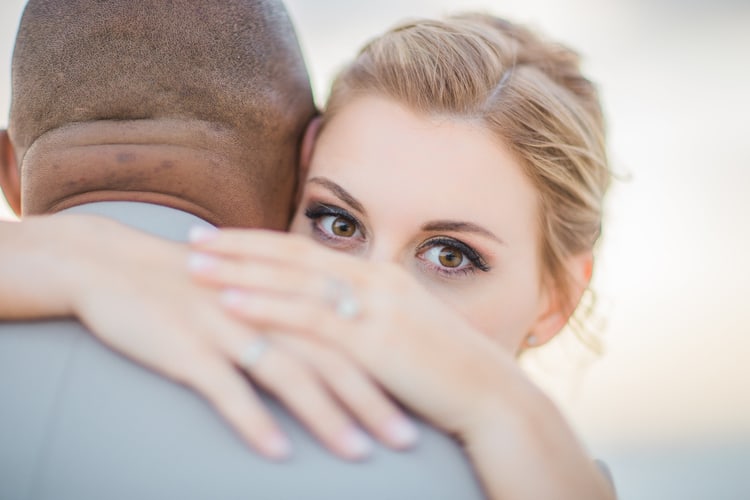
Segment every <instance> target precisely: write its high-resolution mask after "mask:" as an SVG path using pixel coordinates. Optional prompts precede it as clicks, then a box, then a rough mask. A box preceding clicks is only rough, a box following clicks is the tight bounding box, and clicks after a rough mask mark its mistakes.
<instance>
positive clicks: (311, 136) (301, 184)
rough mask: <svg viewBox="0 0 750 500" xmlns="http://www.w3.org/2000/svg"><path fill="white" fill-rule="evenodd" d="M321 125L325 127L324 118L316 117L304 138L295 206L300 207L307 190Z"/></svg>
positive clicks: (309, 125)
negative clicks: (307, 181)
mask: <svg viewBox="0 0 750 500" xmlns="http://www.w3.org/2000/svg"><path fill="white" fill-rule="evenodd" d="M321 125H323V118H322V117H321V116H316V117H315V118H313V119H312V120H310V123H309V124H308V125H307V130H305V136H304V137H303V138H302V148H301V149H300V155H299V172H298V173H297V193H296V195H295V197H294V204H295V206H296V205H299V203H300V201H302V191H303V190H304V188H305V181H306V180H307V174H308V172H309V171H310V162H311V161H312V156H313V152H314V151H315V141H317V139H318V133H319V132H320V126H321Z"/></svg>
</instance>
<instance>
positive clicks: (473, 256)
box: [417, 236, 490, 277]
mask: <svg viewBox="0 0 750 500" xmlns="http://www.w3.org/2000/svg"><path fill="white" fill-rule="evenodd" d="M436 246H444V247H450V248H455V249H456V250H458V251H460V252H461V253H462V254H463V255H464V256H465V257H466V258H467V259H469V262H471V265H470V266H467V267H464V268H462V269H454V270H450V269H448V268H445V267H440V266H436V265H434V264H432V263H427V264H426V265H428V266H430V267H431V268H432V269H434V270H435V271H436V272H438V273H440V274H441V275H443V276H448V277H454V276H459V275H467V274H473V273H475V272H477V271H482V272H485V273H486V272H488V271H489V270H490V267H489V266H488V265H487V263H486V262H485V260H484V259H483V258H482V256H481V255H480V254H479V252H477V251H476V250H474V249H473V248H471V247H470V246H469V245H467V244H466V243H464V242H463V241H461V240H457V239H455V238H447V237H445V236H437V237H435V238H431V239H429V240H427V241H425V242H424V243H422V244H421V245H419V247H417V255H419V254H422V253H424V252H425V251H426V250H428V249H430V248H433V247H436Z"/></svg>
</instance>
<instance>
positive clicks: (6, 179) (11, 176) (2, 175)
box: [0, 129, 21, 217]
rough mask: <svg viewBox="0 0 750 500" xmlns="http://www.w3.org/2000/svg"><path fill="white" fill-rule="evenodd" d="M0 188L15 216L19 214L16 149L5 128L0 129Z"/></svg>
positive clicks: (19, 198)
mask: <svg viewBox="0 0 750 500" xmlns="http://www.w3.org/2000/svg"><path fill="white" fill-rule="evenodd" d="M0 189H2V191H3V194H5V199H6V200H7V201H8V205H10V208H11V209H12V210H13V212H15V214H16V215H17V216H19V217H20V216H21V180H20V177H19V175H18V163H17V162H16V151H15V149H14V148H13V144H11V142H10V136H9V135H8V131H7V130H5V129H2V130H0Z"/></svg>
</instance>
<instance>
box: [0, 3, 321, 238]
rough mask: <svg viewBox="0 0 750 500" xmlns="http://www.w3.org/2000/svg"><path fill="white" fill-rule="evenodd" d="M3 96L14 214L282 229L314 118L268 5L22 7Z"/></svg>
mask: <svg viewBox="0 0 750 500" xmlns="http://www.w3.org/2000/svg"><path fill="white" fill-rule="evenodd" d="M12 86H13V92H12V100H11V113H10V120H9V127H8V130H7V131H2V132H1V133H0V153H1V154H0V161H1V163H0V186H1V187H2V189H3V191H4V193H5V195H6V198H7V199H8V201H9V203H10V205H11V207H12V208H13V209H14V211H15V212H16V214H18V215H39V214H47V213H54V212H56V211H58V210H60V209H63V208H66V207H70V206H75V205H78V204H81V203H87V202H92V201H118V200H130V201H145V202H151V203H159V204H163V205H166V206H170V207H173V208H178V209H182V210H185V211H188V212H190V213H193V214H195V215H198V216H199V217H202V218H204V219H206V220H208V221H210V222H212V223H213V224H216V225H221V226H242V227H267V228H275V229H282V228H285V227H286V226H287V224H288V222H289V215H290V213H291V208H292V200H293V194H294V189H295V186H296V174H297V169H296V166H297V159H298V155H299V152H298V151H299V150H298V147H299V143H300V139H301V137H302V134H303V132H304V129H305V127H306V125H307V123H308V122H309V121H310V119H311V118H312V117H313V116H314V115H315V113H316V111H315V108H314V105H313V101H312V92H311V89H310V84H309V80H308V75H307V71H306V68H305V65H304V61H303V60H302V55H301V52H300V49H299V45H298V43H297V39H296V36H295V33H294V29H293V27H292V25H291V22H290V20H289V17H288V16H287V13H286V11H285V9H284V6H283V4H281V2H280V1H273V0H223V1H208V2H200V3H195V2H164V1H161V0H143V1H140V2H137V3H135V4H134V3H133V2H130V1H126V0H110V1H107V2H101V1H98V0H31V1H30V2H29V3H28V4H27V6H26V8H25V10H24V14H23V17H22V20H21V23H20V26H19V29H18V35H17V38H16V44H15V47H14V52H13V62H12ZM217 193H221V195H220V196H217Z"/></svg>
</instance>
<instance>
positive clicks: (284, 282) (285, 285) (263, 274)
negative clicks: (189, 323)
mask: <svg viewBox="0 0 750 500" xmlns="http://www.w3.org/2000/svg"><path fill="white" fill-rule="evenodd" d="M188 269H189V271H190V273H191V274H192V275H193V276H194V277H195V278H196V279H197V280H198V281H200V282H202V283H205V284H208V285H212V286H220V287H229V288H243V289H246V290H249V291H264V292H272V293H279V294H296V295H308V296H310V297H320V298H321V299H324V298H326V297H327V296H329V295H331V293H332V290H331V288H332V285H331V283H332V279H331V278H330V277H328V276H326V275H323V274H322V273H319V272H312V271H310V270H307V269H301V268H299V267H292V266H284V265H279V264H277V263H269V262H263V261H259V260H248V259H245V260H241V261H240V260H229V259H220V258H217V257H214V256H212V255H208V254H193V255H191V256H190V259H189V262H188Z"/></svg>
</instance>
